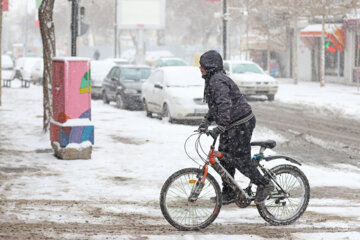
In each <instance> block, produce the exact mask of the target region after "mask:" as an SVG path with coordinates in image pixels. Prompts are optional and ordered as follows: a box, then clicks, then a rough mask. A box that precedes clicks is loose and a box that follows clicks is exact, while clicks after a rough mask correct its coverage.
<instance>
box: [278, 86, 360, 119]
mask: <svg viewBox="0 0 360 240" xmlns="http://www.w3.org/2000/svg"><path fill="white" fill-rule="evenodd" d="M278 81H279V91H278V93H277V94H276V95H275V100H277V101H280V102H284V103H291V104H300V105H305V106H307V107H310V108H313V109H314V110H315V111H320V112H323V111H324V112H327V113H332V114H334V115H337V116H341V115H344V116H345V117H349V118H356V119H359V120H360V92H358V89H357V87H356V86H346V85H340V84H334V83H326V85H325V86H324V87H320V83H318V82H299V83H298V84H297V85H294V83H293V80H292V79H278Z"/></svg>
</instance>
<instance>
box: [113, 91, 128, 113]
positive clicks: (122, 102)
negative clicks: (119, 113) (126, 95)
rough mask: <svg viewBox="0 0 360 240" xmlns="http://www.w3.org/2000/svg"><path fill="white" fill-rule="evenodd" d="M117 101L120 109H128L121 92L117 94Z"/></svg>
mask: <svg viewBox="0 0 360 240" xmlns="http://www.w3.org/2000/svg"><path fill="white" fill-rule="evenodd" d="M115 101H116V107H118V108H120V109H126V104H125V102H124V99H123V97H122V96H121V94H117V95H116V97H115Z"/></svg>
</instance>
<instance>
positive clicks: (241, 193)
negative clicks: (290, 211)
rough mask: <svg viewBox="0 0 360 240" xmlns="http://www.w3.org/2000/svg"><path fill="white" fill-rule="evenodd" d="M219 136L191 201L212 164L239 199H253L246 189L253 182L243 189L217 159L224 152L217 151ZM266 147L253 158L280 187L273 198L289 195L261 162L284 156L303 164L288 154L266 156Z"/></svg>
mask: <svg viewBox="0 0 360 240" xmlns="http://www.w3.org/2000/svg"><path fill="white" fill-rule="evenodd" d="M216 141H217V138H216V139H214V142H213V144H212V145H211V147H210V151H209V153H208V156H207V161H206V162H205V164H204V166H203V167H202V172H201V175H200V176H197V177H198V181H197V182H196V184H195V188H194V189H193V191H192V193H191V194H190V196H189V198H188V199H189V201H192V202H194V201H196V200H197V198H198V196H199V194H200V192H201V190H202V189H203V187H204V185H205V180H206V177H207V174H208V166H209V165H210V166H211V167H212V168H213V169H214V170H215V171H216V172H217V173H218V174H219V175H220V176H221V178H222V179H223V181H226V182H227V183H228V184H229V186H230V187H231V188H232V189H233V190H234V192H235V193H236V195H237V196H238V197H239V199H241V200H253V197H251V196H249V194H248V193H247V192H246V191H245V190H247V189H249V188H251V186H252V183H251V182H250V184H249V186H248V187H247V188H246V189H245V190H243V189H242V187H241V186H240V185H239V184H238V183H237V182H236V181H235V179H234V178H233V177H232V176H231V175H230V174H229V172H228V171H226V169H225V168H224V167H223V166H222V165H221V163H220V162H219V161H218V160H217V159H221V158H223V156H224V155H223V153H222V152H219V151H215V144H216ZM264 150H265V148H264V147H261V148H260V152H259V153H258V154H255V155H254V156H253V158H252V160H253V161H258V165H259V166H258V167H259V169H260V170H261V171H262V172H263V173H264V174H265V175H266V176H267V177H269V178H270V179H272V181H273V182H274V183H275V184H276V186H277V187H278V189H279V190H280V191H281V193H280V194H278V195H272V196H271V197H272V198H283V197H288V196H289V194H288V193H287V192H286V191H285V190H284V189H283V188H282V187H281V186H280V184H278V182H277V181H276V179H275V178H274V176H273V174H272V173H271V172H270V171H269V170H267V169H266V168H264V167H263V166H262V165H261V164H260V160H262V159H264V160H266V161H272V160H275V159H278V158H284V159H285V160H287V161H290V162H292V163H295V164H298V165H301V164H300V163H299V162H297V161H296V160H295V159H292V158H289V157H286V156H273V157H264Z"/></svg>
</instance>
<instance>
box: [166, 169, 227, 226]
mask: <svg viewBox="0 0 360 240" xmlns="http://www.w3.org/2000/svg"><path fill="white" fill-rule="evenodd" d="M199 174H201V170H200V169H197V168H185V169H182V170H180V171H178V172H175V173H174V174H173V175H171V176H170V177H169V178H168V179H167V180H166V182H165V183H164V185H163V187H162V189H161V193H160V207H161V212H162V214H163V215H164V217H165V219H166V220H167V221H168V222H169V223H170V224H171V225H172V226H174V227H175V228H177V229H179V230H182V231H193V230H200V229H203V228H205V227H207V226H208V225H210V224H211V223H212V222H213V221H214V220H215V219H216V217H217V216H218V215H219V212H220V208H221V205H222V201H221V190H220V187H219V184H218V183H217V182H216V180H215V178H214V177H213V176H211V175H210V174H209V173H208V175H207V177H206V180H205V185H204V187H203V188H202V190H201V192H200V194H199V196H198V198H197V200H196V201H193V202H192V201H190V200H189V196H190V195H191V193H192V192H193V191H194V190H195V187H196V186H197V184H196V182H197V181H198V178H199Z"/></svg>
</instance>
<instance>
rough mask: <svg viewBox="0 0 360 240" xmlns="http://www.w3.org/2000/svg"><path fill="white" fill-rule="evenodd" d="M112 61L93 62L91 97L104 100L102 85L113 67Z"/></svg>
mask: <svg viewBox="0 0 360 240" xmlns="http://www.w3.org/2000/svg"><path fill="white" fill-rule="evenodd" d="M114 66H116V64H115V63H113V62H111V61H91V97H92V98H94V99H97V98H102V83H103V81H104V79H105V77H106V75H107V74H108V72H109V71H110V69H111V68H112V67H114Z"/></svg>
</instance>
